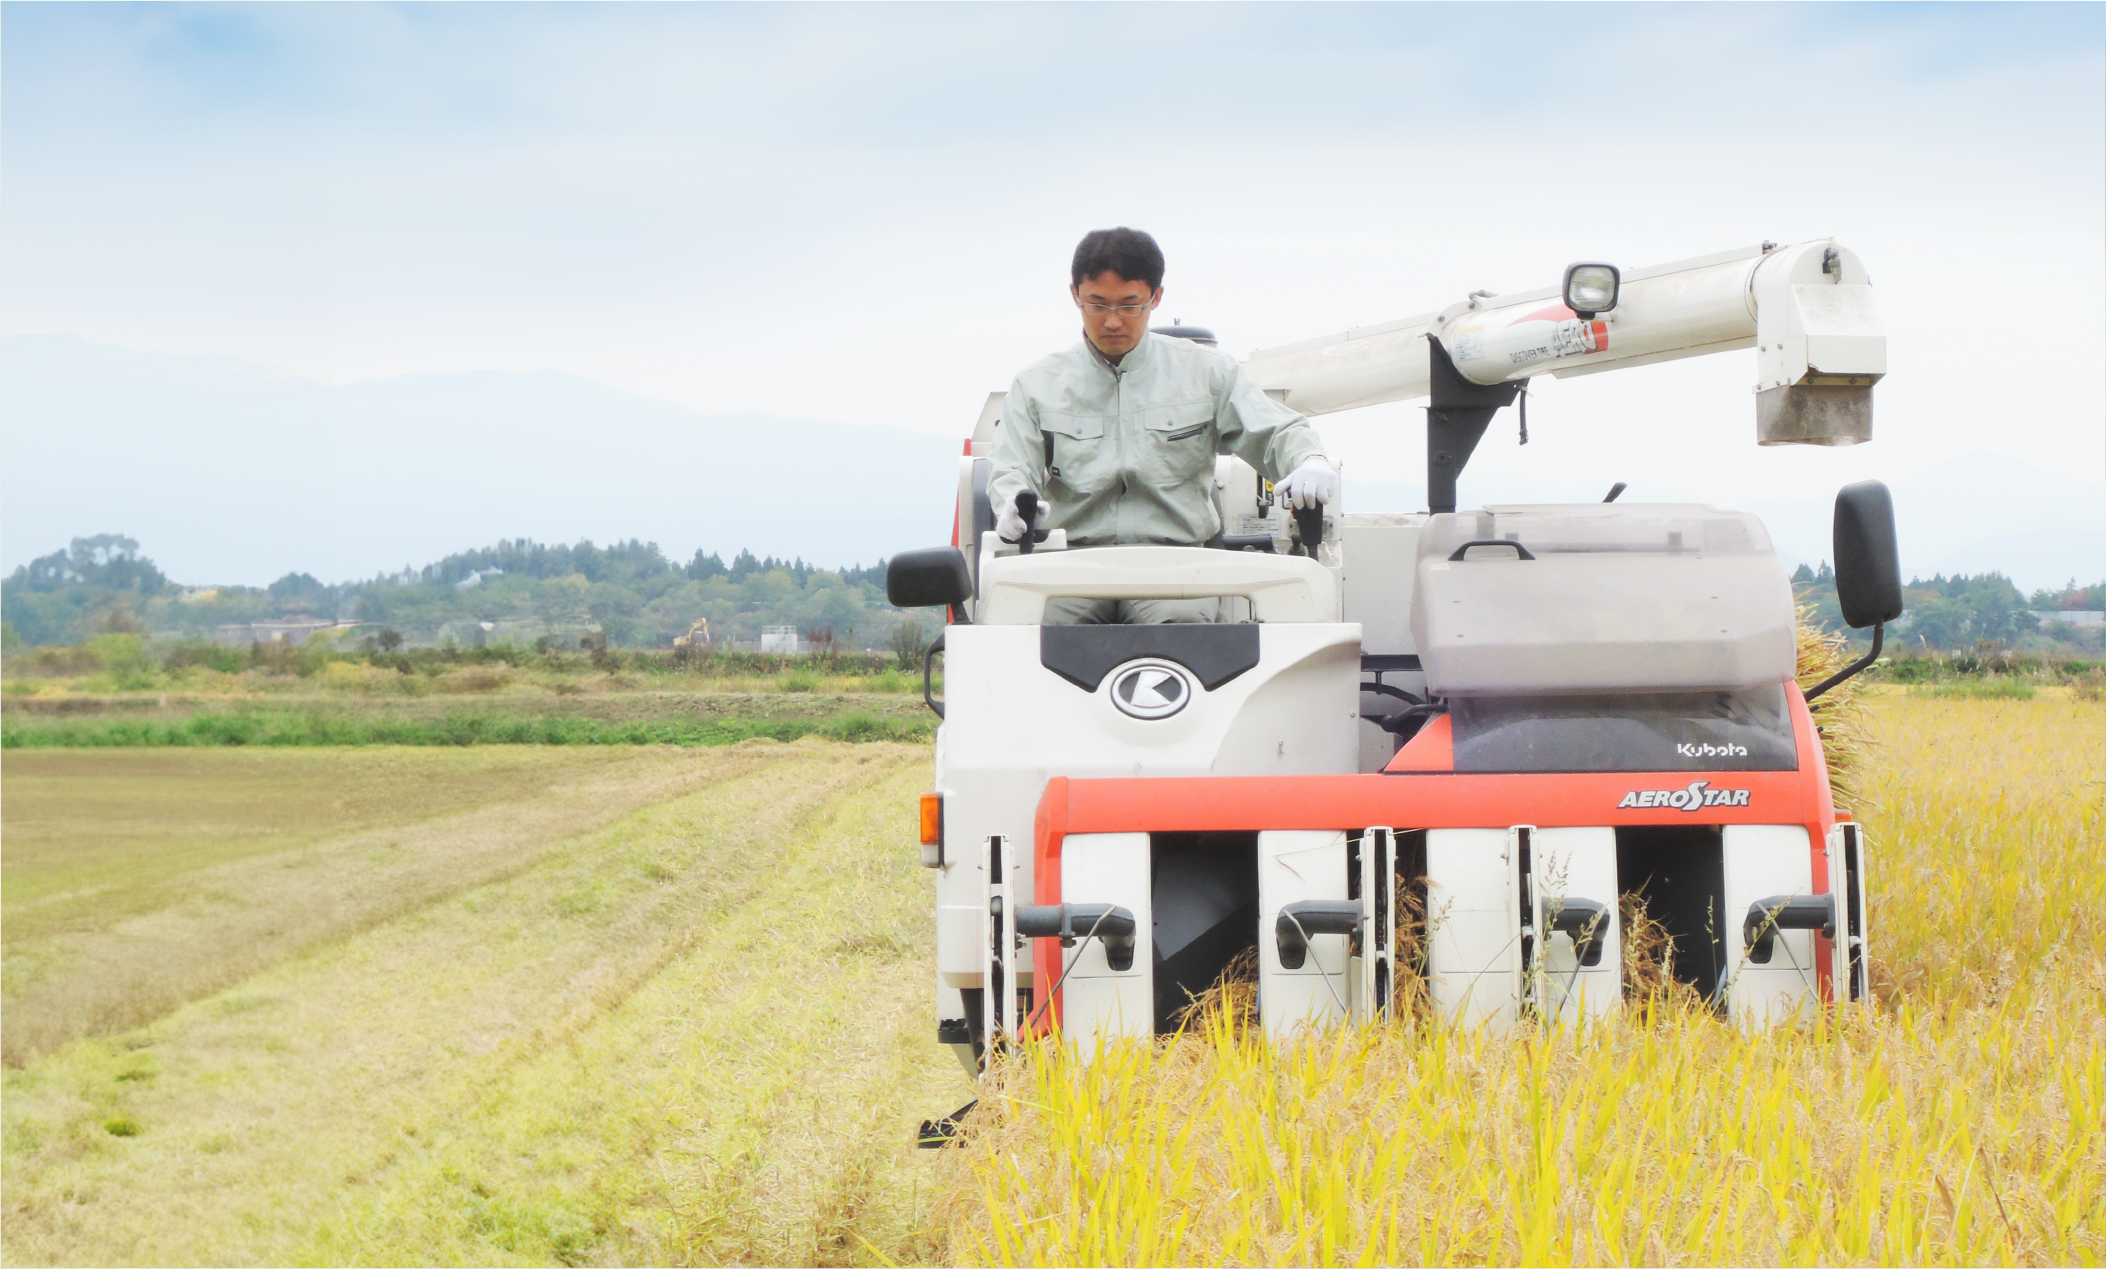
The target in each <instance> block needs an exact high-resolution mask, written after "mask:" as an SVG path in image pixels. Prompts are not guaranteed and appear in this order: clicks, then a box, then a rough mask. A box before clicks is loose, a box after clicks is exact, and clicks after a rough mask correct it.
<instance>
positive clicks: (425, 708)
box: [0, 666, 941, 749]
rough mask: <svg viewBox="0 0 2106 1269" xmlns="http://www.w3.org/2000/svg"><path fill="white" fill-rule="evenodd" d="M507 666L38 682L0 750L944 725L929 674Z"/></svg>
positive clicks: (2, 735) (917, 734) (659, 739)
mask: <svg viewBox="0 0 2106 1269" xmlns="http://www.w3.org/2000/svg"><path fill="white" fill-rule="evenodd" d="M503 668H504V667H502V666H500V667H497V668H496V669H494V670H487V671H481V672H480V676H479V677H478V674H477V672H476V671H473V670H471V671H462V672H458V673H457V677H458V678H459V679H460V680H462V681H464V682H468V683H473V684H483V685H485V686H483V687H473V688H460V689H459V690H453V691H432V690H426V691H424V692H422V693H421V694H403V693H399V692H395V691H379V690H375V691H370V692H368V691H363V690H356V689H355V686H354V687H346V686H344V685H341V684H339V685H336V686H334V687H332V686H329V685H328V684H326V683H324V684H319V685H317V684H312V683H307V682H300V681H297V680H296V681H295V682H293V683H291V684H281V685H275V686H273V687H272V688H271V689H270V690H267V691H261V690H257V691H247V690H232V689H230V690H223V691H212V692H198V691H180V690H178V691H171V692H159V693H136V692H135V693H113V692H88V691H80V690H74V688H73V686H72V685H68V684H65V683H58V684H52V683H49V682H37V681H34V680H30V681H27V683H28V685H29V686H33V687H36V688H38V693H39V694H37V695H33V696H23V695H14V696H7V697H5V698H0V748H5V749H79V748H118V747H141V746H152V747H167V746H180V747H223V746H233V745H242V746H273V747H275V746H312V745H330V746H336V745H487V744H513V745H639V744H671V745H728V744H736V743H738V742H739V741H742V740H749V739H753V738H756V737H759V738H764V739H768V740H780V741H791V740H798V739H801V738H802V737H805V736H814V735H816V736H824V737H827V738H829V739H833V740H856V741H860V740H901V741H913V740H920V739H924V738H926V737H929V736H933V735H934V734H935V730H936V720H935V718H934V717H933V716H931V715H930V713H929V712H928V709H927V708H926V707H925V706H924V705H923V704H922V701H921V684H920V681H919V680H918V679H917V680H915V682H914V685H913V686H914V691H913V692H912V693H911V694H909V693H907V692H905V691H893V690H891V685H892V684H893V681H894V680H895V679H898V676H887V677H882V678H878V679H868V680H859V679H828V678H824V677H821V676H818V675H816V674H809V673H804V672H797V673H791V674H784V675H782V676H780V678H779V679H778V680H775V681H770V682H743V681H736V680H703V679H696V680H695V681H694V682H693V683H692V684H690V685H688V686H686V687H685V688H684V689H682V690H674V689H666V688H660V689H656V690H643V687H642V685H640V684H638V683H633V682H628V681H625V680H621V679H616V678H597V679H588V680H584V681H583V682H582V683H581V682H579V681H576V680H570V679H566V680H559V681H558V682H557V683H556V687H558V688H563V689H566V690H564V691H560V692H559V691H556V690H552V689H550V688H549V687H548V686H547V685H546V684H541V683H533V682H519V683H508V682H507V681H506V679H505V677H504V675H503V673H502V671H503ZM800 674H802V677H799V675H800ZM316 677H317V678H320V677H322V676H316ZM398 677H399V676H395V675H387V676H385V678H383V679H382V686H383V687H388V688H392V687H393V681H394V680H396V679H397V678H398ZM16 682H24V681H23V680H16ZM410 682H411V683H412V684H413V685H418V686H422V685H423V681H422V680H411V681H410ZM898 682H901V683H903V682H904V680H903V679H898ZM785 684H787V685H788V688H787V690H786V689H785V687H784V685H785ZM221 686H226V685H224V684H223V685H221ZM241 686H243V685H242V684H241V683H240V682H238V681H237V682H236V683H235V684H234V687H235V688H239V687H241ZM442 686H444V684H443V683H442ZM938 690H939V691H940V690H941V689H940V687H939V689H938Z"/></svg>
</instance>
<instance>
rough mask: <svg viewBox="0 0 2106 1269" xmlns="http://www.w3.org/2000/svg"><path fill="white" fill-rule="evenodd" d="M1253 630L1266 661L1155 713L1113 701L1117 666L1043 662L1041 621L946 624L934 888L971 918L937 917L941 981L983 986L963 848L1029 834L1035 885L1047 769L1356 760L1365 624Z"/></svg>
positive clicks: (1286, 767)
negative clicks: (1072, 668)
mask: <svg viewBox="0 0 2106 1269" xmlns="http://www.w3.org/2000/svg"><path fill="white" fill-rule="evenodd" d="M1202 554H1211V555H1220V554H1223V552H1219V551H1212V552H1202ZM1256 629H1257V630H1258V632H1259V658H1258V662H1257V664H1255V665H1253V666H1251V667H1250V668H1249V669H1248V670H1245V671H1244V672H1243V673H1241V674H1239V675H1237V676H1236V677H1234V678H1232V679H1230V680H1228V681H1227V682H1225V683H1221V684H1219V685H1218V686H1216V687H1215V688H1214V689H1212V690H1211V691H1209V690H1206V689H1205V688H1203V687H1196V688H1195V690H1194V691H1193V693H1192V696H1191V698H1190V703H1189V704H1188V705H1186V706H1185V708H1184V709H1182V710H1180V711H1179V712H1177V713H1176V714H1174V715H1172V716H1170V717H1167V718H1159V719H1152V720H1150V719H1140V718H1133V717H1129V716H1127V715H1126V714H1124V713H1122V712H1120V711H1119V710H1118V709H1117V708H1115V707H1114V702H1113V700H1112V696H1111V693H1112V691H1113V689H1114V686H1115V684H1116V683H1117V681H1118V677H1119V675H1118V673H1117V672H1113V673H1108V674H1106V675H1105V677H1104V680H1103V681H1102V682H1101V683H1100V684H1099V685H1098V686H1097V689H1096V690H1095V691H1084V690H1083V689H1081V688H1079V687H1077V686H1076V685H1075V684H1073V683H1071V682H1069V681H1067V680H1066V679H1063V678H1061V677H1060V676H1059V675H1057V674H1055V673H1054V672H1053V671H1051V670H1048V669H1046V668H1045V666H1044V665H1043V664H1042V663H1041V661H1040V642H1039V628H1038V627H1036V626H980V625H970V626H968V625H954V626H951V627H949V628H947V629H946V631H945V635H944V638H945V643H946V644H947V646H948V649H949V650H948V652H947V653H946V656H945V662H946V664H945V666H944V680H945V683H944V693H945V696H946V698H947V703H946V708H947V709H948V711H949V712H948V715H947V717H946V718H945V719H944V724H943V727H942V729H941V730H940V731H939V732H938V734H937V744H936V787H937V789H938V790H940V791H941V792H942V793H943V795H944V808H943V810H944V836H945V839H946V841H947V842H949V843H950V844H951V846H952V847H953V849H951V850H950V851H949V852H948V855H949V862H948V863H946V865H945V866H944V867H943V868H941V869H939V870H938V871H937V890H936V892H937V902H938V903H939V904H940V905H942V908H943V910H944V911H945V912H946V913H947V912H948V910H949V909H950V908H953V907H956V908H961V909H968V910H969V914H967V913H961V914H960V915H958V916H956V917H939V923H938V926H937V949H936V956H937V965H938V968H939V970H940V971H941V975H942V982H944V983H945V984H948V985H950V986H953V987H960V988H967V987H977V986H979V985H980V973H981V960H982V958H983V957H982V952H981V949H980V945H979V942H978V934H979V926H980V920H981V918H980V917H979V915H978V914H979V913H980V912H981V911H982V910H983V908H984V905H985V904H986V902H987V878H986V876H985V875H984V873H983V872H982V871H981V870H980V869H979V868H978V867H977V866H976V863H975V862H974V857H973V855H972V853H971V852H967V851H961V850H959V849H957V844H958V843H961V842H979V841H982V840H984V839H985V838H986V837H987V836H988V835H990V834H994V833H1001V834H1004V835H1005V836H1008V837H1010V838H1012V839H1013V840H1015V841H1017V842H1019V843H1021V844H1022V846H1023V852H1024V853H1023V854H1022V855H1021V856H1020V858H1019V860H1018V862H1019V864H1020V865H1021V866H1022V868H1023V875H1022V877H1021V879H1020V893H1022V894H1025V895H1029V894H1031V893H1033V887H1034V886H1035V884H1036V879H1035V878H1034V877H1033V876H1032V868H1033V864H1032V860H1031V857H1030V855H1029V844H1030V843H1031V841H1032V831H1033V819H1034V816H1035V815H1036V813H1037V810H1038V801H1039V795H1040V794H1041V793H1042V792H1043V791H1044V790H1045V787H1046V779H1047V777H1048V776H1050V775H1053V774H1060V775H1067V776H1079V777H1116V776H1198V775H1317V774H1351V773H1352V772H1353V771H1355V770H1357V769H1358V766H1359V754H1358V749H1357V745H1356V739H1355V736H1354V732H1353V728H1354V727H1356V726H1357V725H1358V723H1357V720H1356V715H1357V713H1358V710H1357V708H1356V704H1357V698H1356V692H1357V690H1358V689H1357V681H1358V679H1359V654H1360V628H1359V627H1358V626H1354V625H1340V624H1330V623H1324V624H1311V625H1292V624H1289V625H1265V626H1259V627H1256ZM1147 659H1149V660H1154V658H1147ZM1020 719H1025V720H1029V724H1028V725H1023V724H1020V723H1019V721H1018V720H1020ZM1087 898H1088V896H1083V899H1085V900H1086V899H1087ZM1026 981H1029V979H1028V971H1026Z"/></svg>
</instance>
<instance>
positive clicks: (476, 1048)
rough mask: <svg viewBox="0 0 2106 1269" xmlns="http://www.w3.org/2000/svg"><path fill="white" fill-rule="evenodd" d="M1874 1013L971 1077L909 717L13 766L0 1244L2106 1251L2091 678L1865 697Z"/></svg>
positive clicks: (481, 1256) (72, 1252)
mask: <svg viewBox="0 0 2106 1269" xmlns="http://www.w3.org/2000/svg"><path fill="white" fill-rule="evenodd" d="M1872 721H1873V728H1872V729H1873V732H1874V734H1875V735H1876V736H1877V737H1878V738H1879V739H1880V742H1881V743H1880V744H1879V745H1878V747H1877V748H1876V749H1875V750H1874V755H1873V759H1872V761H1871V762H1870V763H1869V764H1868V766H1867V767H1866V769H1865V770H1864V771H1863V772H1861V773H1860V780H1861V783H1862V785H1863V787H1864V788H1865V790H1866V794H1865V797H1866V803H1865V805H1864V807H1863V808H1862V809H1863V812H1864V818H1865V819H1866V821H1867V824H1868V829H1869V832H1870V834H1871V841H1872V844H1873V848H1874V850H1875V851H1876V852H1877V854H1876V856H1875V858H1876V860H1877V870H1876V872H1875V874H1874V881H1875V886H1874V891H1875V893H1874V898H1873V904H1874V915H1873V919H1874V921H1875V923H1876V924H1875V926H1874V937H1875V939H1876V940H1877V942H1876V944H1875V956H1876V958H1877V961H1878V966H1879V976H1878V983H1877V987H1878V994H1879V1001H1878V1005H1877V1008H1876V1010H1875V1011H1874V1013H1873V1015H1872V1016H1871V1017H1870V1018H1868V1019H1865V1020H1862V1021H1855V1022H1842V1023H1836V1024H1823V1025H1821V1026H1810V1027H1807V1028H1805V1029H1803V1030H1799V1031H1782V1032H1775V1033H1771V1034H1769V1035H1765V1036H1759V1037H1749V1036H1744V1035H1741V1034H1739V1033H1737V1032H1735V1031H1733V1030H1732V1029H1731V1028H1729V1027H1726V1026H1722V1025H1720V1024H1718V1023H1715V1022H1712V1021H1710V1020H1708V1019H1705V1018H1699V1017H1694V1016H1691V1015H1688V1014H1686V1013H1680V1012H1677V1011H1675V1010H1672V1009H1658V1010H1655V1011H1653V1012H1652V1013H1651V1014H1650V1015H1649V1017H1648V1018H1646V1019H1642V1020H1641V1019H1638V1018H1636V1017H1633V1018H1632V1019H1629V1020H1625V1021H1620V1022H1617V1023H1615V1024H1613V1025H1610V1026H1608V1027H1604V1028H1601V1029H1598V1030H1595V1031H1591V1032H1589V1033H1587V1034H1585V1035H1574V1034H1571V1033H1563V1034H1555V1035H1548V1036H1544V1035H1537V1034H1524V1035H1521V1036H1519V1037H1517V1038H1513V1039H1502V1038H1493V1037H1487V1036H1481V1035H1459V1034H1456V1033H1453V1032H1448V1031H1443V1030H1441V1029H1438V1028H1432V1027H1421V1026H1414V1025H1408V1024H1407V1025H1403V1026H1399V1027H1397V1028H1395V1029H1393V1030H1386V1031H1374V1032H1370V1033H1364V1034H1355V1035H1348V1036H1341V1037H1337V1038H1333V1039H1328V1040H1324V1041H1320V1042H1318V1043H1315V1044H1311V1045H1307V1046H1304V1047H1301V1048H1299V1049H1295V1050H1291V1051H1287V1052H1283V1053H1274V1052H1273V1051H1272V1050H1270V1049H1269V1048H1266V1047H1264V1046H1260V1045H1252V1044H1249V1043H1247V1042H1246V1041H1245V1040H1244V1039H1243V1038H1239V1037H1237V1036H1234V1035H1232V1034H1227V1033H1222V1034H1217V1035H1214V1036H1211V1037H1208V1036H1197V1035H1195V1036H1189V1037H1186V1038H1183V1039H1180V1040H1178V1041H1175V1042H1169V1043H1162V1044H1156V1045H1136V1046H1131V1047H1129V1048H1126V1049H1122V1050H1119V1051H1116V1052H1114V1053H1112V1054H1110V1055H1108V1057H1107V1060H1105V1061H1103V1062H1100V1063H1098V1064H1096V1065H1095V1066H1092V1067H1088V1068H1084V1067H1082V1066H1079V1065H1078V1064H1075V1063H1073V1062H1070V1061H1068V1060H1065V1059H1063V1058H1061V1057H1060V1056H1059V1055H1057V1054H1051V1053H1045V1054H1038V1055H1035V1056H1034V1057H1032V1058H1031V1059H1030V1060H1029V1061H1026V1062H1019V1063H1017V1064H1016V1065H1015V1066H1013V1067H1012V1068H1011V1069H1010V1070H1008V1071H1007V1072H1006V1073H1005V1075H1004V1077H1003V1080H1004V1082H1003V1084H1002V1090H1003V1095H1001V1096H998V1097H996V1098H994V1099H993V1100H992V1101H991V1102H990V1103H989V1105H988V1108H987V1109H988V1113H987V1114H986V1115H985V1116H984V1118H980V1119H979V1120H978V1127H977V1129H976V1131H975V1135H974V1137H973V1138H972V1140H971V1141H970V1142H969V1143H968V1145H967V1147H966V1148H965V1149H963V1150H953V1151H942V1152H916V1151H914V1150H912V1149H911V1148H909V1146H908V1135H909V1133H910V1131H911V1129H912V1127H913V1124H914V1122H915V1121H916V1120H918V1119H920V1118H922V1117H924V1116H926V1115H929V1114H931V1113H933V1112H937V1111H941V1110H947V1109H949V1108H951V1107H954V1106H956V1105H958V1104H959V1103H961V1102H963V1101H964V1100H966V1098H967V1097H969V1096H970V1095H971V1088H970V1085H969V1084H968V1082H967V1081H966V1080H965V1078H964V1076H963V1075H962V1074H961V1073H960V1072H959V1071H958V1070H957V1067H956V1065H955V1063H954V1062H952V1061H951V1060H950V1059H949V1058H948V1057H947V1056H940V1055H939V1053H938V1051H937V1049H936V1047H935V1045H934V1044H933V1042H932V1036H931V1029H932V1028H931V1022H930V1013H929V1007H928V997H929V974H930V970H929V958H930V953H931V943H932V938H931V931H930V924H931V923H930V921H929V916H928V906H927V905H928V889H927V880H926V877H925V875H924V874H923V873H922V872H921V870H920V869H919V867H918V866H917V863H916V859H917V850H916V847H915V844H914V822H913V811H912V806H913V797H914V795H915V794H916V793H918V792H919V791H920V790H921V789H922V788H923V787H925V784H926V780H927V770H928V762H929V751H928V749H927V748H926V747H925V746H922V745H899V744H888V743H870V744H859V745H843V744H838V743H832V742H827V741H822V740H817V739H807V740H802V741H799V742H797V743H795V744H788V745H783V744H775V743H770V742H766V741H748V742H745V743H743V744H739V745H732V746H720V747H715V748H707V749H672V748H667V747H627V748H620V747H614V748H584V747H540V746H506V747H497V746H493V747H473V748H463V749H443V748H414V749H405V748H394V747H375V748H367V749H359V748H326V749H301V748H286V749H243V748H235V749H225V748H222V749H152V750H137V749H130V750H127V749H109V750H89V749H56V750H46V751H31V750H22V749H17V750H12V751H10V752H9V753H8V755H7V757H6V759H5V779H4V782H0V818H4V821H5V825H6V838H5V849H4V853H0V916H4V935H5V965H4V977H5V996H4V1001H0V1008H4V1014H0V1040H4V1043H5V1046H6V1056H7V1062H8V1067H7V1069H6V1071H5V1072H4V1076H0V1079H4V1090H0V1091H4V1098H0V1125H4V1136H0V1257H4V1259H5V1260H6V1261H7V1262H8V1263H11V1264H12V1263H21V1264H30V1263H67V1264H103V1263H162V1262H171V1263H353V1262H363V1263H374V1262H377V1263H427V1262H430V1263H518V1262H533V1263H559V1262H560V1263H609V1262H651V1263H659V1262H703V1263H726V1262H733V1263H818V1264H825V1263H878V1262H881V1261H883V1260H892V1261H897V1262H929V1261H958V1262H968V1263H969V1262H975V1261H982V1260H996V1261H1026V1262H1042V1263H1054V1262H1070V1261H1112V1262H1152V1263H1163V1262H1206V1261H1234V1262H1240V1263H1261V1262H1294V1263H1316V1262H1322V1263H1337V1262H1343V1261H1351V1262H1355V1263H1362V1262H1374V1261H1383V1260H1388V1261H1396V1262H1420V1261H1428V1262H1434V1261H1439V1262H1459V1263H1484V1262H1488V1261H1495V1262H1496V1261H1543V1262H1551V1261H1566V1260H1570V1261H1604V1262H1608V1261H1615V1262H1643V1263H1711V1262H1724V1261H1734V1262H1743V1261H1746V1262H1752V1261H1763V1262H1780V1261H1781V1262H1798V1261H1814V1260H1822V1261H1834V1262H1839V1263H1841V1262H1847V1263H1873V1262H1879V1263H1893V1262H1911V1261H1922V1262H1934V1261H1937V1262H1975V1263H1981V1262H1993V1261H2017V1262H2038V1263H2056V1262H2063V1261H2088V1262H2098V1261H2100V1260H2102V1259H2106V1200H2102V1198H2101V1195H2102V1193H2106V1147H2102V1145H2101V1141H2102V1131H2101V1124H2100V1118H2101V1114H2102V1110H2106V1021H2102V1019H2106V916H2102V913H2101V908H2102V906H2106V905H2102V904H2101V902H2100V894H2101V887H2100V885H2099V882H2098V875H2097V871H2096V869H2097V860H2098V857H2099V853H2100V847H2101V845H2102V836H2106V834H2102V831H2101V830H2102V827H2106V819H2102V812H2101V803H2102V800H2106V783H2102V782H2106V710H2102V709H2101V708H2100V707H2099V706H2098V705H2097V704H2096V703H2093V702H2086V701H2074V700H2067V699H2058V698H2054V697H2052V696H2050V695H2048V694H2045V693H2044V694H2042V695H2041V696H2040V697H2038V698H2036V699H2032V700H2014V699H1986V700H1945V699H1923V698H1906V697H1882V698H1880V699H1878V700H1877V701H1875V702H1874V705H1873V720H1872Z"/></svg>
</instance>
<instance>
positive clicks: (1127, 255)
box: [1070, 225, 1163, 291]
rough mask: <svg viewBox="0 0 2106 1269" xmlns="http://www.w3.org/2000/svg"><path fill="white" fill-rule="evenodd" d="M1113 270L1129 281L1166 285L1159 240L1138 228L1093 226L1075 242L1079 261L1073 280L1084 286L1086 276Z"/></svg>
mask: <svg viewBox="0 0 2106 1269" xmlns="http://www.w3.org/2000/svg"><path fill="white" fill-rule="evenodd" d="M1107 269H1109V270H1111V271H1112V272H1113V273H1116V274H1118V275H1119V276H1120V277H1121V278H1122V279H1124V280H1126V281H1128V282H1146V283H1147V284H1148V289H1149V290H1151V291H1153V290H1154V289H1155V288H1157V287H1159V286H1161V285H1162V284H1163V249H1162V248H1161V247H1158V246H1156V245H1155V239H1153V238H1151V237H1149V236H1148V235H1147V234H1144V233H1142V232H1141V231H1140V230H1138V229H1128V228H1126V227H1125V226H1124V225H1121V226H1120V227H1119V228H1117V229H1092V230H1090V231H1089V232H1088V233H1086V234H1084V235H1083V236H1082V241H1081V242H1078V243H1076V244H1075V264H1074V268H1073V269H1072V273H1073V277H1072V278H1071V279H1070V280H1071V281H1073V282H1074V284H1075V285H1076V286H1081V285H1082V282H1083V279H1085V278H1094V277H1096V276H1097V275H1098V274H1100V273H1102V272H1104V271H1105V270H1107Z"/></svg>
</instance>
